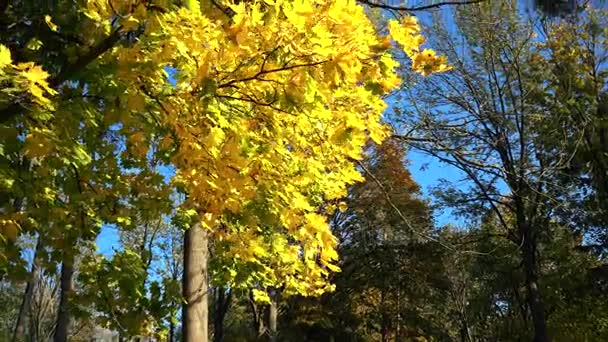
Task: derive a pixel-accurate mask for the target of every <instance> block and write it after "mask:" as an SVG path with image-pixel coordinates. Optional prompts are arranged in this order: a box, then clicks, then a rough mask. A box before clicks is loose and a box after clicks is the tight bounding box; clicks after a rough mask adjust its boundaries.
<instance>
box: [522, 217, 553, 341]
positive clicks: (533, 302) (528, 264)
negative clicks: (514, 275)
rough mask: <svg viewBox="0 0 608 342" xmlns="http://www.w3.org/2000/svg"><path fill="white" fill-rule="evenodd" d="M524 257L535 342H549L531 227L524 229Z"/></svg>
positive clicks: (534, 240)
mask: <svg viewBox="0 0 608 342" xmlns="http://www.w3.org/2000/svg"><path fill="white" fill-rule="evenodd" d="M522 235H523V238H524V241H523V244H522V258H523V266H524V271H525V276H526V290H527V292H528V298H527V301H528V305H529V307H530V313H531V314H532V323H533V325H534V342H549V341H551V339H550V338H549V335H548V333H547V322H546V317H545V308H544V303H543V300H542V296H541V293H540V289H539V288H538V263H537V260H536V239H535V237H534V235H533V234H532V232H531V231H530V227H525V228H524V230H523V234H522Z"/></svg>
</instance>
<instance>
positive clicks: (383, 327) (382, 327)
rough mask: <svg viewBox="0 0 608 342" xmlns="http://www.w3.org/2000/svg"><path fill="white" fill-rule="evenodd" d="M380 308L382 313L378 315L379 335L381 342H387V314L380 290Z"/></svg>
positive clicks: (382, 293) (382, 291)
mask: <svg viewBox="0 0 608 342" xmlns="http://www.w3.org/2000/svg"><path fill="white" fill-rule="evenodd" d="M380 307H381V310H382V313H381V314H380V333H381V335H382V342H388V313H387V312H386V301H385V293H384V289H383V290H380Z"/></svg>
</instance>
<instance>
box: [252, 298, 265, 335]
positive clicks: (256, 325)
mask: <svg viewBox="0 0 608 342" xmlns="http://www.w3.org/2000/svg"><path fill="white" fill-rule="evenodd" d="M249 305H250V307H251V314H252V316H253V321H252V323H253V330H254V331H255V332H256V334H257V339H256V341H261V340H262V338H263V337H264V335H265V334H266V326H265V324H264V315H263V311H264V309H263V308H260V307H259V306H258V304H257V303H256V302H255V300H254V297H253V291H249Z"/></svg>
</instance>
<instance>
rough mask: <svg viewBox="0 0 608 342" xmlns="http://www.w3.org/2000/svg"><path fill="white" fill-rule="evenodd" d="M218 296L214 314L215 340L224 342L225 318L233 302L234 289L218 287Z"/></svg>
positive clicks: (215, 341)
mask: <svg viewBox="0 0 608 342" xmlns="http://www.w3.org/2000/svg"><path fill="white" fill-rule="evenodd" d="M216 292H217V296H216V299H215V312H214V314H213V341H214V342H223V341H224V320H225V319H226V313H227V312H228V309H229V308H230V304H231V303H232V290H228V292H226V289H224V288H223V287H220V288H217V291H216Z"/></svg>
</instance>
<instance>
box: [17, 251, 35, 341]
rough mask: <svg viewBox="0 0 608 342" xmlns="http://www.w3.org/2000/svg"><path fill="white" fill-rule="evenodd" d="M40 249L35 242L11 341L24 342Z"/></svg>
mask: <svg viewBox="0 0 608 342" xmlns="http://www.w3.org/2000/svg"><path fill="white" fill-rule="evenodd" d="M41 248H42V243H41V242H40V239H38V241H37V242H36V249H35V250H34V257H33V259H32V269H31V271H30V279H29V280H28V282H27V284H26V285H25V292H24V293H23V299H22V300H21V307H20V308H19V315H18V316H17V322H16V323H15V329H14V331H13V341H24V340H25V326H26V321H27V317H28V314H29V313H30V312H31V307H32V297H33V296H34V291H35V286H36V279H37V278H38V270H39V260H38V252H39V251H40V249H41Z"/></svg>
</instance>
